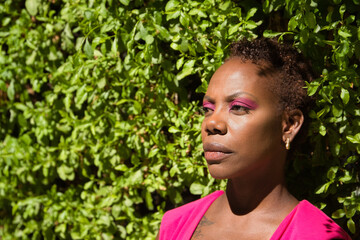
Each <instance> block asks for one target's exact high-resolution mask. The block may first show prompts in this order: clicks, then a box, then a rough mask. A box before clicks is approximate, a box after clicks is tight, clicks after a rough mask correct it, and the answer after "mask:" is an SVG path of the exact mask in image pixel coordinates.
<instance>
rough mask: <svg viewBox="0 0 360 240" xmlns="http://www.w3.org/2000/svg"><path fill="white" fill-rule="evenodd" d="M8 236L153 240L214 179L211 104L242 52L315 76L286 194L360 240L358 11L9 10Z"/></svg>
mask: <svg viewBox="0 0 360 240" xmlns="http://www.w3.org/2000/svg"><path fill="white" fill-rule="evenodd" d="M0 20H1V22H0V24H1V25H0V26H1V28H0V140H1V142H0V238H2V239H113V238H115V239H153V238H154V237H155V236H156V233H157V231H158V228H159V225H160V220H161V216H162V214H163V213H164V211H165V210H167V209H169V208H172V207H175V206H178V205H181V204H183V203H185V202H188V201H191V200H194V199H195V198H198V197H200V196H199V195H206V194H208V193H209V192H211V191H213V190H215V189H218V188H220V187H223V186H224V182H216V181H214V180H213V179H212V178H211V177H209V176H208V174H207V171H206V167H205V164H204V160H203V157H202V152H201V140H200V134H199V131H200V124H201V120H202V116H201V114H199V102H200V100H201V98H202V95H201V92H204V91H205V89H206V86H207V81H208V80H209V79H210V77H211V75H212V73H213V72H214V70H215V69H216V68H217V67H218V66H220V65H221V62H222V61H223V60H224V59H225V58H226V56H227V53H228V46H229V43H230V42H232V41H235V40H239V39H242V38H250V39H251V38H256V37H260V36H265V37H279V41H282V40H286V41H290V42H292V43H293V45H294V46H296V47H297V48H298V49H299V50H301V51H302V52H303V53H304V54H305V55H306V56H307V57H308V58H310V59H311V60H312V62H313V65H314V68H315V70H316V71H317V72H318V73H319V76H320V75H321V76H320V77H319V78H318V79H317V80H316V81H314V82H313V83H311V84H309V86H308V92H309V94H310V95H312V94H317V95H318V101H317V103H316V106H314V108H313V111H312V112H311V118H312V120H313V122H312V125H311V129H310V132H309V139H308V143H309V144H308V145H307V146H304V149H303V152H302V154H299V155H297V157H296V158H295V159H294V160H293V162H292V163H291V164H290V165H291V166H290V168H289V171H288V179H289V186H290V188H291V190H292V191H293V193H294V194H295V195H296V196H297V197H298V198H300V199H301V198H307V199H309V200H310V201H312V202H313V203H314V204H316V205H317V206H319V207H321V208H322V209H323V210H324V211H325V212H326V213H327V214H329V215H330V216H332V217H333V218H334V219H336V221H337V222H338V223H339V224H340V225H341V226H342V227H343V228H344V229H346V230H347V231H348V232H349V233H350V232H351V234H352V237H353V238H354V239H359V236H360V235H359V232H360V230H359V227H360V222H359V220H360V217H359V216H360V187H359V175H360V174H359V173H360V164H359V153H360V133H359V132H360V121H359V118H360V109H359V106H360V95H359V68H358V67H359V63H360V62H359V57H360V1H359V0H333V1H328V0H298V1H294V0H273V1H270V0H262V1H259V0H258V1H250V0H245V1H221V0H205V1H200V0H186V1H178V0H170V1H164V0H157V1H154V0H148V1H142V0H134V1H130V0H90V1H85V0H49V1H47V0H26V1H21V0H4V1H1V3H0Z"/></svg>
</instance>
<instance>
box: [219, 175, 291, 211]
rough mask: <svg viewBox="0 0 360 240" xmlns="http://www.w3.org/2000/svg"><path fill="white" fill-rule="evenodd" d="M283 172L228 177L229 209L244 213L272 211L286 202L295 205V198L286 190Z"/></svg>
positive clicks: (227, 195)
mask: <svg viewBox="0 0 360 240" xmlns="http://www.w3.org/2000/svg"><path fill="white" fill-rule="evenodd" d="M284 182H285V181H284V176H283V172H279V173H275V172H272V173H271V174H268V176H262V177H259V176H254V177H253V178H251V177H249V176H246V177H238V178H234V179H229V180H228V183H227V187H226V197H227V201H228V204H229V207H230V209H231V211H232V212H233V213H234V214H236V215H245V214H248V213H250V212H253V211H269V210H271V211H274V210H276V209H279V208H281V207H284V205H286V204H288V206H289V205H291V206H295V205H296V204H297V200H296V199H295V198H294V197H293V196H292V195H291V194H290V193H289V192H288V191H287V189H286V187H285V183H284Z"/></svg>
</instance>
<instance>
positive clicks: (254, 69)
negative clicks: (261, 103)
mask: <svg viewBox="0 0 360 240" xmlns="http://www.w3.org/2000/svg"><path fill="white" fill-rule="evenodd" d="M260 71H261V69H260V67H259V66H258V65H256V64H253V63H251V62H244V61H242V60H240V59H238V58H232V59H230V60H229V61H227V62H225V63H224V64H223V65H222V66H221V67H220V68H219V69H218V70H217V71H216V72H215V73H214V75H213V76H212V78H211V80H210V83H209V87H208V91H207V94H206V95H217V96H219V95H220V96H221V95H224V97H226V96H228V95H232V94H234V93H236V92H246V93H248V94H250V95H254V96H256V97H257V95H259V96H261V95H264V94H265V95H269V94H270V93H271V91H270V88H269V86H270V82H273V81H274V80H273V79H272V78H270V77H267V76H259V72H260Z"/></svg>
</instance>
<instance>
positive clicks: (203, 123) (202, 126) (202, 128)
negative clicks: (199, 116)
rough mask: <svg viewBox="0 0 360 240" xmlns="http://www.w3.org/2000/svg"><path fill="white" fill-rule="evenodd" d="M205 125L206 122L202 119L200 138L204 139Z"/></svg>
mask: <svg viewBox="0 0 360 240" xmlns="http://www.w3.org/2000/svg"><path fill="white" fill-rule="evenodd" d="M205 126H206V123H205V119H204V120H203V121H202V123H201V139H202V140H204V137H205V134H204V133H205Z"/></svg>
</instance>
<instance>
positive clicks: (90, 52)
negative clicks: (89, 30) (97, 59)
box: [84, 39, 94, 58]
mask: <svg viewBox="0 0 360 240" xmlns="http://www.w3.org/2000/svg"><path fill="white" fill-rule="evenodd" d="M84 53H85V55H86V56H87V57H88V58H93V57H94V50H93V49H92V47H91V45H90V43H89V41H88V39H86V40H85V45H84Z"/></svg>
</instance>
